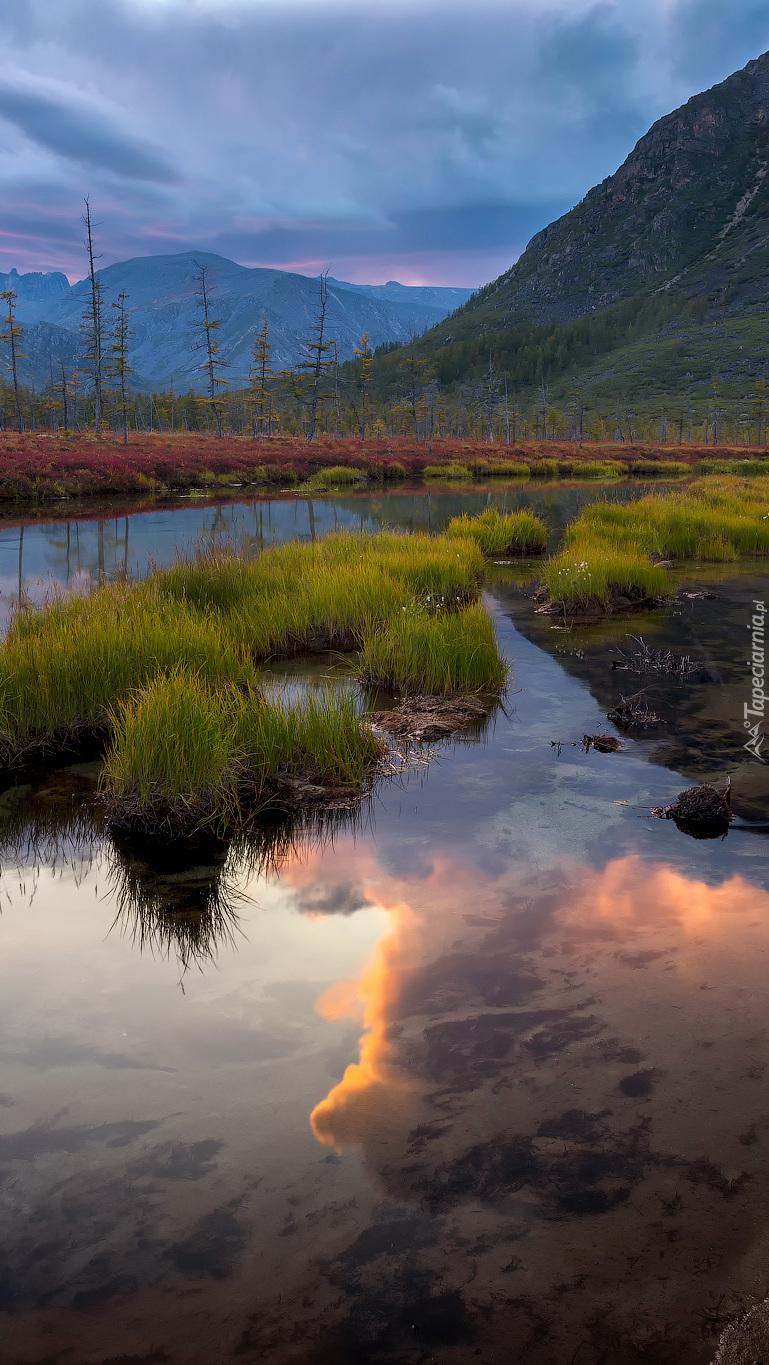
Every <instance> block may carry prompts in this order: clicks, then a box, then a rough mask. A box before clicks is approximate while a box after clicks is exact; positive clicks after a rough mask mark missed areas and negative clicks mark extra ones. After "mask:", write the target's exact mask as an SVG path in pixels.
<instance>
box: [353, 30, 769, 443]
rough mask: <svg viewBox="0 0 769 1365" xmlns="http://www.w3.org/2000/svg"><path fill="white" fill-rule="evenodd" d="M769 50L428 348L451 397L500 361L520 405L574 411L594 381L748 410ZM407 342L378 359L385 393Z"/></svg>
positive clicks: (768, 321) (421, 355) (609, 387)
mask: <svg viewBox="0 0 769 1365" xmlns="http://www.w3.org/2000/svg"><path fill="white" fill-rule="evenodd" d="M768 301H769V54H765V55H764V56H762V57H760V58H758V59H757V60H756V61H753V62H750V63H749V64H748V66H747V67H746V68H745V69H744V71H740V72H737V73H736V74H735V75H733V76H730V77H729V79H728V80H726V81H724V82H723V83H722V84H721V85H717V86H715V87H714V88H713V89H712V90H708V91H706V92H704V93H703V94H701V95H697V96H695V97H694V98H693V99H691V100H689V101H688V103H687V104H685V105H684V106H683V107H682V108H681V109H678V110H676V111H675V112H674V113H672V114H669V115H668V116H666V117H665V118H663V119H660V120H659V122H657V123H656V124H655V125H654V126H653V127H652V128H651V130H650V131H649V132H648V133H647V134H646V136H645V137H644V138H642V139H641V141H640V142H639V143H638V145H637V146H636V147H635V148H634V150H633V151H632V152H631V154H630V156H629V157H628V158H627V160H626V162H625V163H624V165H623V166H622V167H620V169H619V170H618V171H617V173H616V174H615V175H613V176H611V177H610V178H609V179H607V180H605V181H603V183H602V184H600V185H598V186H597V187H596V188H595V189H593V190H591V191H590V193H589V194H588V195H587V196H586V197H585V199H584V200H583V201H582V202H581V203H580V204H578V205H577V207H576V208H574V209H573V210H572V211H571V212H570V213H568V214H566V215H565V216H564V217H563V218H561V219H559V220H558V221H557V222H555V223H553V224H551V225H550V226H549V227H548V228H546V229H545V230H544V231H543V232H540V233H539V234H538V235H537V236H536V237H534V238H533V240H532V241H531V242H530V243H529V246H528V247H527V249H526V251H525V252H524V254H523V256H522V257H521V258H520V260H519V261H518V262H517V263H516V264H515V265H514V266H513V267H512V268H511V269H510V270H508V271H507V272H506V273H505V274H504V275H502V276H500V278H499V279H498V280H495V281H494V282H493V283H492V284H490V285H487V286H486V287H485V288H484V289H482V290H480V291H479V292H478V293H477V294H476V295H474V296H473V298H472V299H471V300H470V301H469V302H468V303H467V304H466V305H465V306H464V307H463V308H461V309H460V310H458V312H456V313H455V314H453V315H452V316H451V317H450V318H448V319H446V320H445V321H444V322H442V323H441V324H439V326H437V327H434V328H433V329H432V330H431V331H430V332H428V333H426V334H425V336H424V337H422V338H421V339H420V340H419V341H418V342H417V343H416V350H415V355H416V357H417V360H418V363H419V364H420V365H421V368H422V374H423V375H430V376H434V377H435V378H436V379H437V380H438V381H439V382H440V384H441V386H442V388H443V389H444V391H446V392H447V393H448V394H451V393H454V394H455V395H457V394H459V392H460V390H461V389H462V387H463V386H464V387H465V388H466V387H467V386H468V385H470V386H472V385H473V384H475V385H476V386H477V385H482V384H483V383H484V382H485V381H486V377H487V376H488V373H489V358H490V356H491V359H492V364H493V369H494V373H495V375H496V379H497V382H498V381H500V380H501V378H502V376H504V375H507V379H508V386H509V390H510V392H511V393H513V394H514V395H515V400H516V402H517V403H518V404H519V405H521V406H522V407H525V406H526V405H527V404H529V405H530V404H531V403H534V402H536V401H537V395H538V394H539V393H540V391H541V387H542V385H543V384H544V385H546V386H547V390H548V393H547V401H548V402H551V403H553V404H555V405H556V406H557V405H559V404H560V405H562V406H563V405H564V404H567V403H568V402H569V400H570V395H572V394H573V391H574V389H575V387H576V388H578V389H579V388H581V387H585V388H586V390H587V391H588V392H589V396H590V403H591V405H593V406H594V407H595V408H596V409H597V410H600V411H601V412H602V413H603V414H604V415H606V416H608V415H610V413H611V411H612V409H613V407H615V406H616V405H617V403H618V402H621V403H625V404H632V405H633V406H634V407H636V408H637V409H638V410H639V411H643V412H646V413H652V412H653V411H659V412H660V413H663V412H666V411H667V410H669V409H672V407H674V406H676V405H678V406H679V407H680V406H681V404H684V405H686V406H689V405H691V406H692V407H693V410H694V411H695V413H697V414H701V413H702V412H703V410H704V408H705V407H706V406H707V405H708V404H709V403H711V402H712V398H713V393H714V387H713V381H714V377H716V380H717V383H716V392H717V394H718V400H717V401H718V402H719V403H720V402H724V403H730V404H732V405H739V404H741V403H742V404H748V403H750V401H751V396H752V395H753V391H754V389H755V386H756V383H757V382H758V381H760V380H761V379H762V377H763V376H764V374H765V373H766V370H767V353H768V351H769V317H768V316H767V303H768ZM404 355H405V352H404V348H402V347H400V348H388V349H386V350H385V349H383V350H382V351H381V352H380V353H378V355H377V358H376V367H375V382H376V387H377V391H378V393H379V395H380V397H381V398H382V399H384V398H385V397H386V395H388V394H389V393H392V392H393V391H394V390H396V389H397V388H398V385H399V384H401V385H402V383H403V372H404V367H405V369H406V370H408V362H407V361H406V362H404Z"/></svg>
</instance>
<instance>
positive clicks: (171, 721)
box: [100, 668, 264, 835]
mask: <svg viewBox="0 0 769 1365" xmlns="http://www.w3.org/2000/svg"><path fill="white" fill-rule="evenodd" d="M246 706H247V707H249V708H252V709H261V708H262V707H263V706H264V702H263V699H262V697H261V695H259V694H258V693H253V692H252V693H249V695H248V697H247V698H246V699H244V698H243V697H242V696H241V695H240V694H239V693H238V692H237V691H236V690H235V689H230V688H224V689H214V688H212V687H211V686H210V684H209V683H208V682H207V681H206V680H205V679H203V678H201V677H200V676H199V675H198V674H195V673H191V672H189V671H188V670H186V669H183V668H177V669H174V670H173V671H172V672H171V673H170V674H167V675H165V676H163V675H160V676H158V677H156V678H153V679H151V680H150V681H149V682H148V683H147V684H146V685H145V686H144V687H143V688H142V689H141V690H140V691H138V692H136V693H134V694H133V695H131V696H130V697H128V698H127V699H126V700H124V701H122V702H120V703H119V704H118V706H117V707H116V708H115V710H114V711H113V713H112V716H111V720H112V725H111V731H112V735H111V740H110V743H109V747H108V749H107V752H106V754H105V757H104V766H103V769H102V774H101V783H100V785H101V790H102V792H103V793H104V795H105V797H106V800H107V808H108V811H109V814H110V817H111V819H113V820H115V821H116V822H118V823H120V824H125V825H126V826H129V827H130V826H132V825H135V824H137V823H141V824H142V825H143V826H144V827H145V828H147V829H151V830H152V831H153V832H155V833H159V834H164V833H167V834H170V835H175V834H177V833H182V832H185V831H187V830H189V829H199V828H203V827H206V826H211V827H215V826H222V827H223V826H225V825H226V824H227V823H229V822H230V821H231V819H232V817H233V815H234V812H235V810H236V809H237V784H238V777H239V763H238V759H239V754H238V748H237V743H236V738H235V728H234V724H233V721H234V718H235V716H236V715H237V714H238V713H239V712H240V711H241V710H243V709H244V707H246Z"/></svg>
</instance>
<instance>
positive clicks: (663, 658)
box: [611, 635, 699, 678]
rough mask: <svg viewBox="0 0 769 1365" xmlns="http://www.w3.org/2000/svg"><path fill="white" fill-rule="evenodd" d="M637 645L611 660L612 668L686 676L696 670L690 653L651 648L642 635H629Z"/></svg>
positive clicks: (695, 662)
mask: <svg viewBox="0 0 769 1365" xmlns="http://www.w3.org/2000/svg"><path fill="white" fill-rule="evenodd" d="M629 638H630V639H631V640H633V641H634V643H635V644H636V645H637V646H638V648H637V649H634V650H633V652H632V653H631V654H628V655H624V654H622V651H621V650H620V651H619V653H620V656H621V657H620V658H619V659H613V660H612V665H611V666H612V669H613V670H614V671H615V672H616V671H617V670H618V669H620V670H624V671H625V672H628V673H640V674H646V673H667V674H669V675H670V676H672V677H678V678H688V677H690V676H691V674H692V673H696V672H697V668H698V667H699V665H698V664H697V661H696V659H693V658H692V657H691V655H690V654H676V653H674V651H673V650H672V649H653V648H652V646H651V645H647V643H646V641H645V640H644V638H643V636H642V635H631V636H630V637H629Z"/></svg>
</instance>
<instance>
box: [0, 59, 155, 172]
mask: <svg viewBox="0 0 769 1365" xmlns="http://www.w3.org/2000/svg"><path fill="white" fill-rule="evenodd" d="M0 117H2V118H4V119H6V120H7V121H8V122H9V123H12V124H14V125H15V126H16V127H17V128H18V129H19V130H20V131H21V132H22V133H23V134H24V136H25V137H27V138H29V139H31V141H33V142H36V143H38V144H39V145H40V146H41V147H45V148H46V149H47V150H48V151H51V152H53V153H55V154H56V155H57V156H63V157H66V158H67V159H68V160H71V161H77V162H79V163H81V165H83V166H87V167H90V168H94V169H96V170H106V171H108V172H110V174H112V175H115V176H118V177H121V178H125V179H128V180H158V181H161V182H162V181H166V182H168V181H172V180H173V179H174V178H175V177H174V173H173V171H172V168H171V165H170V162H169V161H168V160H167V159H165V158H163V157H162V156H161V155H160V154H159V153H158V152H156V151H154V150H153V149H152V148H151V147H149V146H146V145H144V144H143V143H142V142H141V141H140V140H139V139H138V138H137V137H135V136H133V135H132V134H131V133H127V132H124V131H123V130H122V129H121V128H119V127H118V126H117V122H116V121H114V120H113V117H112V116H111V113H110V111H108V110H106V109H105V108H104V105H103V103H100V102H97V101H95V100H90V101H89V100H84V99H83V98H82V97H81V96H80V95H78V94H77V93H75V92H72V91H70V90H68V89H67V88H66V87H64V86H62V87H61V90H60V91H58V92H56V93H53V92H52V91H42V90H35V89H34V86H33V84H32V83H31V82H30V84H29V86H28V87H27V88H25V87H24V86H22V85H19V84H16V83H12V82H10V81H9V80H8V78H7V77H5V78H4V77H3V76H2V75H0Z"/></svg>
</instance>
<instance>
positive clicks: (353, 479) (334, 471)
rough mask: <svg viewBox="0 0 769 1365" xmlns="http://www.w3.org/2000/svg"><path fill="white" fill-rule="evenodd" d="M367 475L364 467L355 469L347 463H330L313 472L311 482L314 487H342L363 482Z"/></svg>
mask: <svg viewBox="0 0 769 1365" xmlns="http://www.w3.org/2000/svg"><path fill="white" fill-rule="evenodd" d="M367 477H368V476H367V474H366V471H365V469H356V468H354V466H353V465H349V464H338V465H331V466H330V468H328V469H319V470H318V472H317V474H313V476H312V479H311V483H312V484H314V486H315V487H316V488H342V487H345V486H349V485H350V484H354V483H361V482H364V481H365V480H366V478H367Z"/></svg>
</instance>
